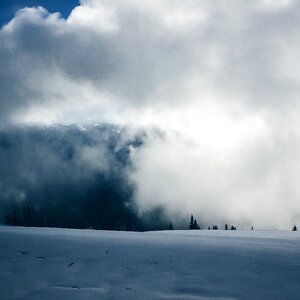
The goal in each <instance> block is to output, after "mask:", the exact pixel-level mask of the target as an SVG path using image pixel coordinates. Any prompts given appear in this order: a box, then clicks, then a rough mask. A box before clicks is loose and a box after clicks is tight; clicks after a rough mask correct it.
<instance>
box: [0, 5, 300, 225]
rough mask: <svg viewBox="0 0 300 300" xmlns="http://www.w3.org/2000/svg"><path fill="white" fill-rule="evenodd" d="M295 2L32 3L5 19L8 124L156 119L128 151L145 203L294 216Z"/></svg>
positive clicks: (245, 220) (236, 217) (215, 217)
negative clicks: (68, 8)
mask: <svg viewBox="0 0 300 300" xmlns="http://www.w3.org/2000/svg"><path fill="white" fill-rule="evenodd" d="M299 5H300V4H299V3H298V2H296V1H292V0H290V1H289V0H282V1H268V0H260V1H255V2H250V1H247V2H246V1H244V2H241V1H237V0H230V1H226V3H225V2H224V1H221V0H220V1H213V2H212V1H194V0H188V1H185V2H184V3H183V2H182V1H177V0H175V1H170V0H163V1H158V0H157V1H153V0H152V1H150V0H146V1H143V2H140V1H137V0H124V1H114V0H113V1H111V0H110V1H108V0H107V1H105V0H98V1H96V0H94V1H93V0H91V1H82V2H81V5H80V6H78V7H76V8H75V9H74V10H73V11H72V13H71V14H70V16H69V17H68V18H67V19H63V18H62V17H61V16H60V15H59V14H49V13H48V12H47V11H46V10H45V9H44V8H41V7H39V8H24V9H23V10H20V11H19V12H18V13H17V14H16V16H15V18H14V19H13V20H11V21H10V22H9V23H8V24H6V25H5V26H4V27H3V28H2V29H1V31H0V59H1V62H2V67H1V69H0V119H1V125H2V126H6V125H8V124H13V123H25V124H31V123H44V124H45V123H46V124H52V123H63V124H69V123H79V124H86V123H94V122H109V123H116V124H122V125H126V126H131V127H133V128H141V127H142V128H146V129H147V128H149V127H151V128H153V127H154V128H157V129H158V130H159V131H160V132H163V134H154V133H153V132H155V131H151V133H149V134H148V135H147V138H146V140H145V143H144V144H143V146H142V147H139V148H136V149H135V148H134V147H132V149H131V153H130V159H131V163H132V168H131V169H130V170H129V171H128V173H127V174H128V178H129V179H130V180H131V181H132V182H133V184H134V185H135V186H136V194H135V200H136V203H137V204H138V207H139V210H140V212H141V213H142V212H145V211H147V210H149V209H152V208H153V207H156V206H157V205H162V206H163V207H165V208H166V209H167V211H168V213H169V214H170V215H173V216H174V215H179V216H180V215H181V216H183V215H184V216H185V215H187V214H188V213H190V212H197V214H198V215H199V217H198V219H201V221H203V222H204V223H205V222H207V223H209V222H215V223H217V222H220V223H222V222H234V223H238V224H243V225H245V226H246V225H249V224H254V225H255V226H259V227H264V228H274V227H277V228H287V227H289V226H291V224H293V223H297V222H299V221H300V202H299V200H298V197H299V192H300V191H299V188H298V183H297V178H298V175H299V170H300V168H299V167H300V157H299V154H298V153H300V151H299V150H300V149H299V146H300V145H299V134H300V132H299V128H300V127H299V125H300V124H299V117H298V115H299V113H298V112H299V100H298V99H299V91H300V73H299V70H300V57H299V54H298V51H297V50H298V49H299V46H300V41H299V38H298V36H299V30H298V28H299V25H300V24H299V23H300V21H299V20H300V16H299V14H300V9H299ZM85 157H87V158H89V157H90V158H92V157H93V153H86V154H85Z"/></svg>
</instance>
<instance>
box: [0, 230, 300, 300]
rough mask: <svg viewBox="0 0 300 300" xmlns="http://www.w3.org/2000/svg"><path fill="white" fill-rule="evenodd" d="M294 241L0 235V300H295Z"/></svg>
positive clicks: (191, 235)
mask: <svg viewBox="0 0 300 300" xmlns="http://www.w3.org/2000/svg"><path fill="white" fill-rule="evenodd" d="M299 249H300V235H299V232H286V231H223V230H218V231H206V230H200V231H198V230H196V231H160V232H144V233H141V232H140V233H137V232H114V231H96V230H73V229H47V228H43V229H40V228H21V227H6V226H1V227H0V298H1V300H12V299H13V300H16V299H22V300H29V299H30V300H31V299H32V300H40V299H43V300H48V299H51V300H52V299H53V300H54V299H55V300H60V299H62V300H68V299H71V300H77V299H85V300H87V299H299V297H300V251H299Z"/></svg>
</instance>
